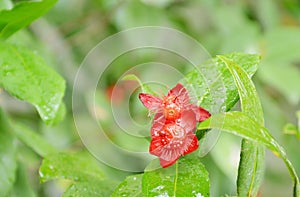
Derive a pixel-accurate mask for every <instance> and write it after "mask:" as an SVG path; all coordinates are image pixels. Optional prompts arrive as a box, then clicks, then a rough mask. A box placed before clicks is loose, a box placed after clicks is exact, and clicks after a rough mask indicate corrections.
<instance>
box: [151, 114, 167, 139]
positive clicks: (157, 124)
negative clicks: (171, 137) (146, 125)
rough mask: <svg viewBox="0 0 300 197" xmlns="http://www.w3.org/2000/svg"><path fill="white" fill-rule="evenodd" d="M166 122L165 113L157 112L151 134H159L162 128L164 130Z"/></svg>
mask: <svg viewBox="0 0 300 197" xmlns="http://www.w3.org/2000/svg"><path fill="white" fill-rule="evenodd" d="M165 124H166V118H165V116H164V114H163V113H156V114H155V116H154V118H153V123H152V127H151V135H152V136H157V133H159V132H160V131H161V130H163V127H164V126H165Z"/></svg>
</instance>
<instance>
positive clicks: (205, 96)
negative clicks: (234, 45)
mask: <svg viewBox="0 0 300 197" xmlns="http://www.w3.org/2000/svg"><path fill="white" fill-rule="evenodd" d="M223 57H226V58H228V59H231V60H232V61H234V62H237V63H238V64H239V65H240V66H241V67H242V68H243V69H244V70H245V71H246V73H247V75H248V76H249V77H251V76H252V75H253V74H254V73H255V72H256V70H257V66H258V63H259V62H260V56H258V55H254V54H244V53H231V54H227V55H223ZM185 80H186V82H183V83H184V84H186V86H187V87H192V91H191V92H192V93H193V94H194V95H197V97H198V98H197V100H198V101H200V102H199V105H201V106H202V107H204V108H205V109H208V110H210V112H212V113H216V112H220V111H228V110H230V109H231V108H232V107H233V106H234V105H235V104H236V102H237V101H238V99H239V95H238V90H237V88H236V86H235V83H234V80H233V78H232V75H231V73H230V72H229V70H228V69H227V67H226V65H225V63H224V62H223V61H222V60H220V59H219V58H217V57H215V58H213V59H211V60H209V61H207V62H206V63H204V64H203V65H200V66H199V67H198V70H197V69H195V70H193V71H192V72H190V73H188V74H187V75H186V78H185ZM220 105H221V107H220Z"/></svg>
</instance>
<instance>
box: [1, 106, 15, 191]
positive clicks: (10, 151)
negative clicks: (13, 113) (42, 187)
mask: <svg viewBox="0 0 300 197" xmlns="http://www.w3.org/2000/svg"><path fill="white" fill-rule="evenodd" d="M0 144H1V145H0V174H1V176H0V195H1V196H7V194H8V193H9V191H10V190H11V188H12V187H13V184H14V182H15V173H16V169H17V161H16V141H15V138H14V136H13V135H12V132H11V127H10V125H9V123H8V120H7V117H6V116H5V114H4V112H3V111H2V109H1V108H0Z"/></svg>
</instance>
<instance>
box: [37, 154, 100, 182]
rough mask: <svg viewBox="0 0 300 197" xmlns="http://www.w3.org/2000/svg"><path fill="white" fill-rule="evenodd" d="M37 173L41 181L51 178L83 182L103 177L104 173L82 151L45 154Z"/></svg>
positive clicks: (93, 160)
mask: <svg viewBox="0 0 300 197" xmlns="http://www.w3.org/2000/svg"><path fill="white" fill-rule="evenodd" d="M39 174H40V180H41V182H46V181H49V180H53V179H68V180H73V181H79V182H84V181H92V180H102V179H103V178H104V174H103V172H102V170H101V169H100V167H99V165H98V163H97V162H96V161H95V159H93V158H92V157H91V156H90V155H88V154H84V153H57V154H50V155H47V156H46V157H45V158H44V160H43V162H42V165H41V167H40V171H39Z"/></svg>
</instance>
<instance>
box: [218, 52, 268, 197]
mask: <svg viewBox="0 0 300 197" xmlns="http://www.w3.org/2000/svg"><path fill="white" fill-rule="evenodd" d="M218 57H219V58H220V59H221V60H222V61H223V62H224V63H225V64H226V66H227V67H228V69H229V71H230V73H231V74H232V76H233V79H234V82H235V84H236V87H237V89H238V92H239V96H240V101H241V108H242V111H243V112H244V113H245V114H247V115H248V116H249V117H252V118H253V119H254V120H255V121H257V122H258V123H260V124H261V125H262V126H263V125H264V118H263V111H262V107H261V103H260V100H259V97H258V94H257V92H256V89H255V86H254V84H253V83H252V81H251V79H250V77H249V76H248V75H247V73H246V72H245V71H244V70H243V69H242V68H241V67H239V65H238V64H237V63H236V62H233V61H231V60H229V59H227V58H226V57H223V56H218ZM264 159H265V150H264V147H263V146H262V145H260V144H258V143H256V142H252V141H248V140H245V139H243V140H242V146H241V157H240V163H239V171H238V178H237V193H238V196H257V193H258V191H259V187H260V184H261V182H262V179H263V175H264Z"/></svg>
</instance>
